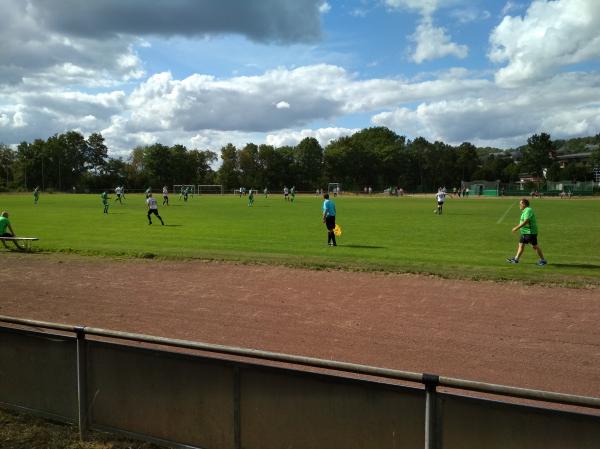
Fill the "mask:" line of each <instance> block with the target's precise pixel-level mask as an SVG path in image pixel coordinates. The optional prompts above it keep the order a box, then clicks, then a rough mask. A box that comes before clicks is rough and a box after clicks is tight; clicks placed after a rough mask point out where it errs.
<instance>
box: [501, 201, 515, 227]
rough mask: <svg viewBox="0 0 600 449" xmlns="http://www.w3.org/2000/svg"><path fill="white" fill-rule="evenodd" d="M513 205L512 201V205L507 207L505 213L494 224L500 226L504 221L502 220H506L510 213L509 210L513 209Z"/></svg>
mask: <svg viewBox="0 0 600 449" xmlns="http://www.w3.org/2000/svg"><path fill="white" fill-rule="evenodd" d="M514 205H515V202H514V201H513V202H512V203H510V206H508V209H506V212H504V215H502V216H501V217H500V218H499V219H498V221H497V222H496V224H500V223H502V221H503V220H504V218H506V216H507V215H508V213H509V212H510V210H511V209H512V208H513V206H514Z"/></svg>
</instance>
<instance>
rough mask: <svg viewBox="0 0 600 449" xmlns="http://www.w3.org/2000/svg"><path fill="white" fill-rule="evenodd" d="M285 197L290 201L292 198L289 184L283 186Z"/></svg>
mask: <svg viewBox="0 0 600 449" xmlns="http://www.w3.org/2000/svg"><path fill="white" fill-rule="evenodd" d="M283 198H284V199H285V200H286V201H289V200H290V191H289V189H288V188H287V186H285V187H284V188H283Z"/></svg>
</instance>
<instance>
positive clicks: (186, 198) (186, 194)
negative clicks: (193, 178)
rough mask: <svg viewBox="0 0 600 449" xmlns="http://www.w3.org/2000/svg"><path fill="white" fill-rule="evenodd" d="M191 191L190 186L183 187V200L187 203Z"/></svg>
mask: <svg viewBox="0 0 600 449" xmlns="http://www.w3.org/2000/svg"><path fill="white" fill-rule="evenodd" d="M189 193H190V189H189V187H187V186H185V187H184V188H183V201H184V202H185V203H187V200H188V195H189Z"/></svg>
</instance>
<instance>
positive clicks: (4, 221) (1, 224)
mask: <svg viewBox="0 0 600 449" xmlns="http://www.w3.org/2000/svg"><path fill="white" fill-rule="evenodd" d="M7 229H8V232H7V231H6V230H7ZM14 236H15V231H14V230H13V228H12V226H11V224H10V221H9V220H8V212H7V211H5V210H3V211H2V214H0V237H14ZM13 243H14V244H15V246H16V247H17V249H23V248H21V247H20V246H19V244H18V243H17V241H16V240H13ZM2 244H3V245H4V247H5V248H6V249H8V245H7V244H6V242H5V241H4V240H2Z"/></svg>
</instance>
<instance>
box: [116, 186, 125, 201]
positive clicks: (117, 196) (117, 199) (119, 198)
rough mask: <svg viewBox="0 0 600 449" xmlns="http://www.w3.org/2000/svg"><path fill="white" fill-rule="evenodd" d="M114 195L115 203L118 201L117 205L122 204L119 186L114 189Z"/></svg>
mask: <svg viewBox="0 0 600 449" xmlns="http://www.w3.org/2000/svg"><path fill="white" fill-rule="evenodd" d="M115 195H116V198H115V203H116V202H117V201H118V202H119V203H121V204H123V201H121V195H122V193H121V186H117V187H115Z"/></svg>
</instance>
